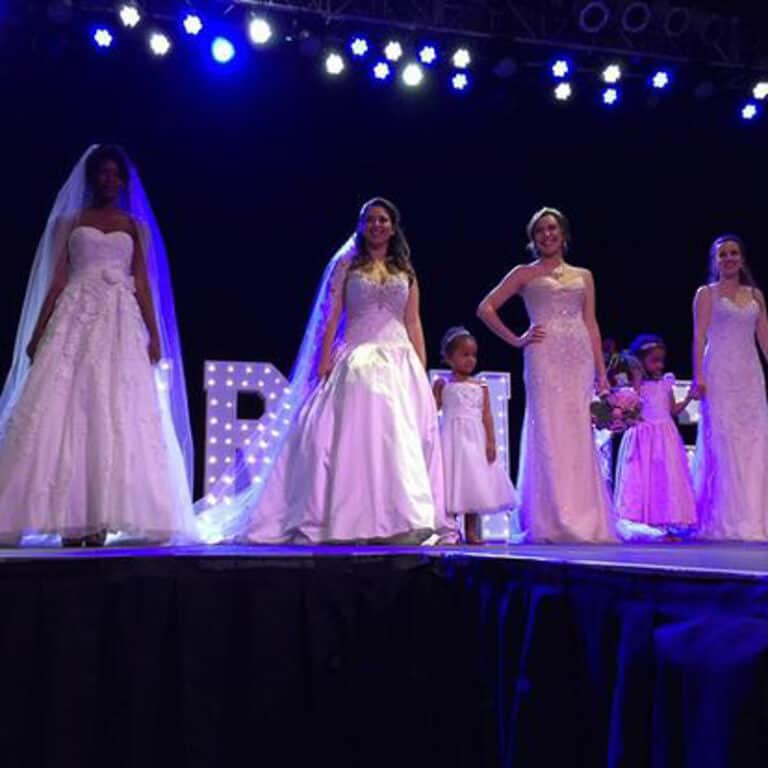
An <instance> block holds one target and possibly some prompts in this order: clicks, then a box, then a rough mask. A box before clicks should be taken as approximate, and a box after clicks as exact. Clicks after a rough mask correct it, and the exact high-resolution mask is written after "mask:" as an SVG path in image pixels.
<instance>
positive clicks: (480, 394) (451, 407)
mask: <svg viewBox="0 0 768 768" xmlns="http://www.w3.org/2000/svg"><path fill="white" fill-rule="evenodd" d="M484 398H485V394H484V387H482V386H481V385H479V384H476V383H473V382H471V381H448V382H446V383H445V386H444V387H443V394H442V401H443V418H444V419H473V420H476V421H480V420H481V419H482V416H483V400H484Z"/></svg>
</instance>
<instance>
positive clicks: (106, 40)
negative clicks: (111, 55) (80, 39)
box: [93, 27, 113, 48]
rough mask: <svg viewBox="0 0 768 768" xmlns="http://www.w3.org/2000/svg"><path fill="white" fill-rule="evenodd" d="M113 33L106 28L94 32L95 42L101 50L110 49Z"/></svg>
mask: <svg viewBox="0 0 768 768" xmlns="http://www.w3.org/2000/svg"><path fill="white" fill-rule="evenodd" d="M112 40H113V37H112V33H111V32H110V31H109V30H108V29H107V28H106V27H99V28H98V29H96V30H94V32H93V42H94V43H96V45H97V46H98V47H99V48H109V47H110V46H111V45H112Z"/></svg>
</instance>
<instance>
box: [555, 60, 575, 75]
mask: <svg viewBox="0 0 768 768" xmlns="http://www.w3.org/2000/svg"><path fill="white" fill-rule="evenodd" d="M570 71H571V64H570V62H569V61H568V59H558V60H557V61H556V62H555V63H554V64H552V75H553V76H554V77H557V78H561V79H562V78H563V77H566V76H567V74H568V73H569V72H570Z"/></svg>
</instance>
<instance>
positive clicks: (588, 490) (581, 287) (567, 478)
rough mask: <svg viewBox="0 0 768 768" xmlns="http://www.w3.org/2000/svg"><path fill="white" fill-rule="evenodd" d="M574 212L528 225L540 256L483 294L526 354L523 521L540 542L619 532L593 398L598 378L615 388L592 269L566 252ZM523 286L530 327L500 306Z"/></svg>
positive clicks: (503, 331)
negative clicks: (507, 319) (520, 330)
mask: <svg viewBox="0 0 768 768" xmlns="http://www.w3.org/2000/svg"><path fill="white" fill-rule="evenodd" d="M568 237H569V226H568V221H567V219H566V218H565V216H563V214H562V213H560V212H559V211H557V210H555V209H552V208H543V209H541V210H540V211H538V212H537V213H535V214H534V216H533V217H532V219H531V221H530V223H529V224H528V238H529V241H530V242H529V249H530V250H531V251H532V252H533V253H534V254H535V256H536V259H535V260H534V261H533V262H532V263H531V264H526V265H521V266H517V267H515V268H514V269H513V270H512V271H511V272H509V274H507V276H506V277H505V278H504V279H503V280H502V281H501V283H499V285H498V286H497V287H496V288H494V289H493V290H492V291H491V292H490V293H489V294H488V296H486V298H485V299H484V300H483V301H482V303H481V304H480V307H479V308H478V314H479V316H480V317H481V318H482V320H483V321H484V322H485V323H486V325H487V326H488V327H489V328H490V329H491V330H492V331H493V332H494V333H496V334H497V335H498V336H500V337H501V338H502V339H503V340H504V341H506V342H507V343H508V344H510V345H511V346H513V347H516V348H518V349H523V350H524V355H525V373H524V378H525V397H526V403H525V420H524V424H523V434H522V438H521V450H520V467H519V472H518V481H517V482H518V484H517V488H518V493H519V495H520V512H521V516H522V521H521V522H522V524H523V525H524V526H525V528H526V530H527V534H528V540H529V541H534V542H607V541H613V540H614V539H615V534H614V528H613V522H612V510H611V503H610V499H609V495H608V490H607V488H606V485H605V481H604V479H603V477H602V474H601V472H600V467H599V462H598V457H597V451H596V448H595V442H594V436H593V431H592V425H591V417H590V411H589V406H590V402H591V400H592V394H593V392H594V391H595V383H596V382H597V388H598V391H604V390H607V389H608V382H607V380H606V377H605V368H604V363H603V356H602V351H601V342H600V331H599V328H598V325H597V321H596V319H595V295H594V285H593V282H592V275H591V274H590V272H589V271H588V270H586V269H582V268H579V267H574V266H572V265H570V264H567V263H566V262H565V260H564V257H565V250H566V247H567V242H568ZM515 295H520V296H522V298H523V301H524V302H525V308H526V310H527V312H528V315H529V317H530V320H531V326H530V328H529V329H528V330H527V331H526V332H525V333H524V334H523V335H522V336H518V335H516V334H514V333H513V332H512V331H511V330H510V329H509V328H507V327H506V326H505V325H504V323H503V322H502V321H501V319H500V318H499V315H498V309H499V308H500V307H501V306H502V305H503V304H504V303H505V302H506V301H508V300H509V299H510V298H512V297H513V296H515Z"/></svg>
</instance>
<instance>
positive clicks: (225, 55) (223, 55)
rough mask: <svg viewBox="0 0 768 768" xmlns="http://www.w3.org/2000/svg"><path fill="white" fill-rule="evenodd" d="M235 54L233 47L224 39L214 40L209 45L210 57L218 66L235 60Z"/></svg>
mask: <svg viewBox="0 0 768 768" xmlns="http://www.w3.org/2000/svg"><path fill="white" fill-rule="evenodd" d="M236 53H237V51H236V50H235V46H234V45H232V42H231V41H230V40H227V38H226V37H217V38H214V41H213V42H212V43H211V56H213V59H214V61H216V62H218V63H219V64H228V63H229V62H230V61H232V59H234V58H235V54H236Z"/></svg>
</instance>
